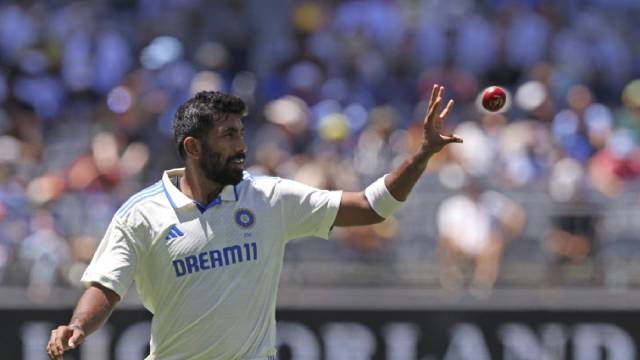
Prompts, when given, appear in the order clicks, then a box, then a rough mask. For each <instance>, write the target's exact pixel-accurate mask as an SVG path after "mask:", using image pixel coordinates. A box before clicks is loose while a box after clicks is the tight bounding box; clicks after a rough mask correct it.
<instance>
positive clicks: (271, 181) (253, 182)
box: [238, 171, 282, 195]
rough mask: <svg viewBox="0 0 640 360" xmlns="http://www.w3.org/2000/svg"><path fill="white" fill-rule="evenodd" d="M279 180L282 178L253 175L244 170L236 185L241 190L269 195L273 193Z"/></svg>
mask: <svg viewBox="0 0 640 360" xmlns="http://www.w3.org/2000/svg"><path fill="white" fill-rule="evenodd" d="M280 181H282V179H281V178H279V177H277V176H265V175H254V174H251V173H249V172H247V171H245V172H244V176H243V178H242V182H240V184H238V186H239V187H240V189H241V190H243V191H252V192H258V193H263V194H265V195H269V194H272V193H273V191H274V190H275V188H276V186H277V185H278V184H279V183H280Z"/></svg>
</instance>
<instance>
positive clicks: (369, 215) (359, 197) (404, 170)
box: [334, 84, 462, 226]
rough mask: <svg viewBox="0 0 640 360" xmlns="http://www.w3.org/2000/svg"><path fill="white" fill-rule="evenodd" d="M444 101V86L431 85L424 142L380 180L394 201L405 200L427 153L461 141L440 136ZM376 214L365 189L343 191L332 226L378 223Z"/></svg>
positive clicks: (435, 151) (429, 155) (444, 112)
mask: <svg viewBox="0 0 640 360" xmlns="http://www.w3.org/2000/svg"><path fill="white" fill-rule="evenodd" d="M443 102H444V87H443V86H438V85H437V84H436V85H434V86H433V90H432V92H431V98H430V99H429V106H428V111H427V116H426V117H425V119H424V123H423V127H424V141H423V143H422V146H420V149H419V150H418V151H417V152H416V153H415V154H414V155H413V156H411V157H410V158H409V159H407V160H405V161H404V162H403V163H402V164H401V165H400V166H399V167H398V168H397V169H395V170H393V171H392V172H391V173H390V174H389V175H388V176H386V177H385V179H384V185H385V186H386V188H387V190H388V192H389V193H390V194H391V196H393V198H394V199H395V200H397V201H405V200H406V199H407V197H408V196H409V193H410V192H411V190H412V189H413V187H414V185H415V184H416V182H418V179H420V176H422V173H423V172H424V170H425V169H426V167H427V163H428V162H429V159H430V158H431V156H432V155H433V154H435V153H437V152H438V151H440V150H442V148H443V147H445V146H446V145H448V144H451V143H461V142H462V139H461V138H460V137H458V136H456V135H444V134H442V133H441V131H442V123H443V122H444V119H445V118H446V117H447V115H448V114H449V112H450V111H451V109H452V108H453V100H449V102H448V103H447V106H446V107H445V108H444V110H442V111H440V109H441V106H442V103H443ZM383 220H384V217H382V216H380V215H379V214H378V213H377V212H376V211H375V210H374V209H373V208H372V207H371V204H370V199H367V197H366V196H365V192H364V191H361V192H344V193H343V194H342V200H341V202H340V208H339V209H338V214H337V215H336V220H335V222H334V226H355V225H369V224H375V223H378V222H381V221H383Z"/></svg>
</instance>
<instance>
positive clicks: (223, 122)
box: [211, 114, 244, 132]
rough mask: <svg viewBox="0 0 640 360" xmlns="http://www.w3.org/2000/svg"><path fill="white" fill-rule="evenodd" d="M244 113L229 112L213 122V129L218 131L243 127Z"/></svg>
mask: <svg viewBox="0 0 640 360" xmlns="http://www.w3.org/2000/svg"><path fill="white" fill-rule="evenodd" d="M243 128H244V125H243V124H242V115H237V114H228V115H226V116H224V117H222V118H220V119H218V120H216V121H214V122H213V126H212V127H211V129H212V130H213V131H216V132H220V131H224V130H227V129H236V130H240V129H243Z"/></svg>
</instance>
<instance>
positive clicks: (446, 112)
mask: <svg viewBox="0 0 640 360" xmlns="http://www.w3.org/2000/svg"><path fill="white" fill-rule="evenodd" d="M453 104H454V102H453V100H449V102H448V103H447V106H446V107H445V108H444V110H442V112H440V115H439V116H438V117H437V118H436V120H435V128H436V130H438V131H440V130H442V124H443V123H444V119H446V117H447V115H449V112H450V111H451V109H452V108H453Z"/></svg>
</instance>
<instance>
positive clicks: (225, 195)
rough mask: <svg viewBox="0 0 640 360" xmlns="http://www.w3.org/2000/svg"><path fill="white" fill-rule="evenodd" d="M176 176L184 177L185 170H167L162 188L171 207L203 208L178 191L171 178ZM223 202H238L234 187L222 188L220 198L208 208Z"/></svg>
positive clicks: (163, 176) (163, 177)
mask: <svg viewBox="0 0 640 360" xmlns="http://www.w3.org/2000/svg"><path fill="white" fill-rule="evenodd" d="M174 176H184V168H177V169H171V170H167V171H165V172H164V174H163V175H162V187H163V188H164V193H165V195H166V196H167V199H168V200H169V202H170V203H171V206H173V208H174V209H179V208H182V207H185V206H189V205H190V206H194V205H195V206H198V207H202V206H203V205H202V204H198V203H197V202H196V201H194V200H193V199H190V198H189V197H188V196H187V195H185V194H184V193H182V191H180V190H178V189H177V188H176V187H175V185H173V183H172V182H171V179H170V178H171V177H174ZM222 201H238V192H237V191H236V187H235V186H234V185H227V186H225V187H224V188H222V191H221V192H220V195H218V197H217V198H216V199H214V200H213V201H212V202H211V204H209V205H207V206H206V207H207V208H208V207H211V206H213V205H217V204H219V203H221V202H222Z"/></svg>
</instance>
